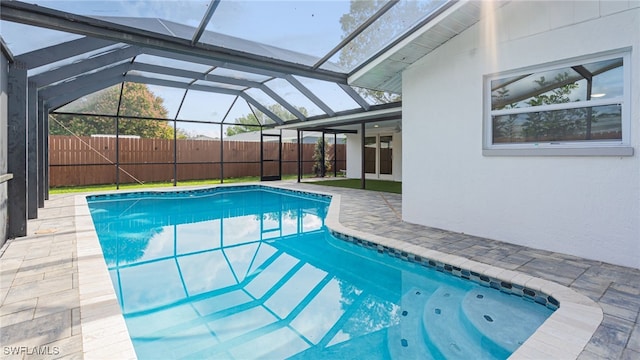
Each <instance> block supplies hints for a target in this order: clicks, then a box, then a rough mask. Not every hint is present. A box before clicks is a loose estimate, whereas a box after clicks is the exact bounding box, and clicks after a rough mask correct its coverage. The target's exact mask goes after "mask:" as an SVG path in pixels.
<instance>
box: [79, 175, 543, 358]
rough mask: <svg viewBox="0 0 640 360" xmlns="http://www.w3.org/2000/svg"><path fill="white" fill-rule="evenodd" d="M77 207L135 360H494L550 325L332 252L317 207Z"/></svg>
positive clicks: (322, 202) (443, 278) (161, 203)
mask: <svg viewBox="0 0 640 360" xmlns="http://www.w3.org/2000/svg"><path fill="white" fill-rule="evenodd" d="M88 200H89V208H90V210H91V215H92V217H93V221H94V224H95V227H96V230H97V233H98V237H99V240H100V243H101V246H102V249H103V253H104V257H105V261H106V263H107V265H108V268H109V271H110V274H111V279H112V281H113V286H114V289H115V291H116V294H117V296H118V300H119V301H120V306H121V309H122V312H123V314H124V317H125V320H126V323H127V327H128V329H129V333H130V336H131V338H132V340H133V344H134V347H135V350H136V353H137V355H138V357H139V358H141V359H178V358H192V359H202V358H214V359H253V358H257V359H283V358H293V359H320V358H321V359H418V358H419V359H470V358H473V359H504V358H507V357H508V356H509V355H510V354H511V353H512V352H513V351H514V350H515V349H516V348H517V347H518V346H519V345H520V344H521V343H522V342H524V341H525V340H526V339H527V338H528V337H529V336H530V335H531V334H532V333H533V332H534V331H535V330H536V328H537V327H538V326H539V325H540V324H541V323H542V322H543V321H544V320H545V319H546V318H547V317H548V316H549V315H550V314H551V313H552V310H550V309H548V308H546V307H545V306H542V305H539V304H537V303H535V302H532V301H527V300H525V299H524V298H522V297H518V296H513V295H507V294H504V293H502V292H500V291H497V290H494V289H491V288H487V287H483V286H480V285H478V284H476V283H474V282H471V281H468V280H464V279H460V278H457V277H454V276H452V275H449V274H445V273H442V272H438V271H435V270H432V269H429V268H426V267H423V266H421V265H419V264H415V263H410V262H407V261H403V260H400V259H397V258H394V257H391V256H389V255H387V254H385V253H378V252H376V251H373V250H370V249H367V248H364V247H361V246H358V245H356V244H353V243H350V242H346V241H343V240H340V239H337V238H335V237H334V236H332V235H331V234H330V233H329V232H328V231H327V230H326V228H325V226H324V218H325V215H326V213H327V210H328V206H329V201H330V200H329V199H328V198H326V197H320V196H305V195H301V194H297V193H293V192H287V191H276V190H273V189H270V188H266V187H257V186H254V187H246V186H245V187H238V188H218V189H213V190H203V191H192V192H179V193H136V194H118V195H109V196H92V197H89V198H88Z"/></svg>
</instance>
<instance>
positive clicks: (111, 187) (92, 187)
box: [49, 175, 298, 194]
mask: <svg viewBox="0 0 640 360" xmlns="http://www.w3.org/2000/svg"><path fill="white" fill-rule="evenodd" d="M297 178H298V176H297V175H283V176H282V180H290V179H297ZM251 181H260V177H259V176H246V177H239V178H228V179H224V183H225V184H231V183H239V182H251ZM218 184H220V179H209V180H189V181H178V186H202V185H218ZM169 186H173V183H172V182H164V181H163V182H149V183H144V184H136V183H133V184H120V190H137V189H148V188H158V187H169ZM115 189H116V185H115V184H107V185H85V186H64V187H56V188H51V189H49V193H50V194H68V193H75V192H92V191H96V192H97V191H109V190H115Z"/></svg>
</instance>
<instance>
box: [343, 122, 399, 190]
mask: <svg viewBox="0 0 640 360" xmlns="http://www.w3.org/2000/svg"><path fill="white" fill-rule="evenodd" d="M377 134H381V135H393V140H392V146H393V160H392V161H393V170H392V172H393V181H402V132H395V129H394V128H380V129H375V130H373V129H371V130H369V129H368V130H367V131H366V136H373V135H377ZM346 136H347V164H348V165H347V177H348V178H352V179H354V178H355V179H359V178H360V176H361V175H362V158H361V154H362V145H361V144H362V142H361V141H360V134H347V135H346Z"/></svg>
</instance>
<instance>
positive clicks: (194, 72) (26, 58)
mask: <svg viewBox="0 0 640 360" xmlns="http://www.w3.org/2000/svg"><path fill="white" fill-rule="evenodd" d="M445 4H446V2H445V1H442V0H425V1H415V0H411V1H409V0H400V1H369V0H364V1H357V0H353V1H345V0H334V1H233V0H213V1H208V0H206V1H205V0H190V1H152V0H136V1H129V0H123V1H113V0H110V1H100V0H98V1H43V0H40V1H26V2H20V1H4V0H3V1H2V9H1V10H2V11H1V12H0V17H1V19H2V23H1V30H2V38H3V39H4V41H5V43H6V44H7V45H8V47H9V49H10V50H11V51H12V52H13V53H14V54H15V56H16V61H19V62H21V63H23V64H25V66H26V67H27V68H28V76H29V77H30V78H29V80H30V81H33V82H35V83H36V84H37V87H38V90H39V96H40V97H41V98H42V99H43V100H44V101H45V102H47V104H48V105H49V106H50V107H51V108H53V109H56V108H59V107H61V106H64V105H66V104H69V103H71V102H73V101H74V100H76V99H80V98H82V97H84V96H87V95H89V94H92V93H95V92H97V91H100V90H102V89H105V88H108V87H110V86H113V85H116V84H119V83H123V82H125V83H126V82H132V83H145V84H148V85H149V86H152V87H153V89H154V90H155V91H157V92H163V91H164V92H165V93H166V94H163V95H162V96H163V97H165V98H166V97H168V96H171V97H176V96H178V97H181V98H183V99H182V101H183V102H185V103H184V104H183V105H184V106H181V107H177V108H176V109H175V110H174V109H171V111H169V113H170V114H171V115H172V117H173V118H176V119H184V118H185V115H184V114H181V113H180V112H181V111H182V109H189V113H191V114H193V116H194V117H198V119H202V120H205V121H212V122H216V121H220V120H219V119H213V118H212V119H208V117H207V116H206V115H197V114H196V112H194V111H195V110H196V109H198V104H190V103H188V102H189V101H191V99H192V98H193V99H195V98H197V99H200V101H203V99H204V98H206V97H203V96H197V97H192V96H188V95H189V92H190V91H197V92H198V93H204V94H206V93H211V94H216V96H223V97H224V98H225V99H227V100H225V101H213V99H215V96H213V95H212V96H211V99H212V101H210V102H208V103H206V104H200V107H202V108H204V107H212V106H220V107H222V108H221V109H219V110H217V111H215V113H216V114H224V113H228V112H229V111H228V110H229V109H228V108H225V107H228V106H229V103H231V102H232V101H230V100H228V99H239V100H240V101H243V102H245V103H246V105H248V107H247V108H250V109H252V110H254V111H257V112H260V113H262V114H264V115H266V117H267V118H268V121H264V124H263V125H269V124H274V125H277V124H284V123H288V122H298V121H300V122H302V121H307V120H309V119H314V118H323V117H332V116H335V115H336V114H339V113H340V112H344V111H349V112H353V111H368V110H370V109H371V107H372V106H376V105H379V104H381V103H385V102H389V101H394V100H398V99H399V96H397V95H394V94H382V95H381V96H378V95H380V94H377V93H374V92H371V90H370V89H362V88H355V87H351V86H349V85H348V84H347V78H348V76H349V74H350V73H351V72H352V71H354V69H356V68H358V67H361V66H362V65H363V64H365V63H366V62H367V61H369V60H370V58H371V57H372V56H373V55H375V54H376V53H378V52H380V51H381V50H382V49H383V48H384V47H385V46H387V45H388V44H390V43H391V42H392V41H394V40H395V39H396V38H397V37H398V36H401V35H403V34H405V33H407V32H408V31H409V30H411V28H412V26H414V25H415V24H416V23H417V22H418V21H420V20H421V19H424V18H426V17H427V16H429V14H431V13H432V12H433V11H435V10H437V9H439V8H441V7H442V6H444V5H445ZM168 89H172V90H168ZM180 101H181V100H180V99H178V100H172V101H170V102H171V103H172V104H176V103H180ZM173 107H174V108H175V106H173ZM206 113H207V112H204V114H206ZM208 113H212V112H211V111H210V109H208ZM224 121H225V122H229V123H233V121H234V119H228V120H224Z"/></svg>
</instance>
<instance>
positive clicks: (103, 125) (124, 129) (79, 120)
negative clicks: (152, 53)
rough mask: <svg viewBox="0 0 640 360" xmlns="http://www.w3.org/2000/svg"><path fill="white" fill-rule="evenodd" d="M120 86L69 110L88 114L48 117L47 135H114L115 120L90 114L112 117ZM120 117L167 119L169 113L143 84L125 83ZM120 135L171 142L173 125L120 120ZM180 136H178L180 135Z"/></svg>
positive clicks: (86, 99)
mask: <svg viewBox="0 0 640 360" xmlns="http://www.w3.org/2000/svg"><path fill="white" fill-rule="evenodd" d="M119 98H120V87H119V86H112V87H110V88H108V89H105V90H104V91H101V92H100V93H98V94H96V95H94V96H88V97H84V98H82V99H80V100H79V101H77V102H76V103H75V105H72V106H71V108H70V109H69V111H72V112H75V113H86V114H87V115H51V120H52V121H51V126H50V133H51V134H52V135H69V131H70V132H71V133H73V134H75V135H78V136H89V135H92V134H109V135H114V134H115V133H116V130H115V119H114V118H112V117H104V116H98V115H89V114H101V115H113V114H115V113H116V112H117V110H118V102H119ZM119 114H120V115H122V116H136V117H143V118H144V117H148V118H157V119H166V118H167V114H168V111H167V109H166V108H165V107H164V104H163V99H162V98H161V97H158V96H156V95H154V94H153V92H151V91H150V90H149V88H148V87H147V85H145V84H135V83H125V86H124V91H123V92H122V101H121V102H120V112H119ZM118 128H119V129H118V131H119V133H120V135H138V136H140V137H143V138H161V139H173V132H174V131H173V126H172V125H171V124H170V123H169V122H167V121H161V120H151V119H120V120H119V126H118ZM179 135H180V134H179Z"/></svg>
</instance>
